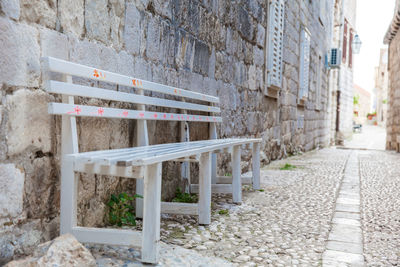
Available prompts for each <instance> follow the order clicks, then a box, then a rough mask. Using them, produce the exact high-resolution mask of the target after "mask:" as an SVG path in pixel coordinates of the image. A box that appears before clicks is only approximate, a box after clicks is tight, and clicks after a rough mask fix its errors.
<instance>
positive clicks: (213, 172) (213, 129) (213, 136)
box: [209, 122, 218, 184]
mask: <svg viewBox="0 0 400 267" xmlns="http://www.w3.org/2000/svg"><path fill="white" fill-rule="evenodd" d="M209 131H210V133H209V134H210V139H212V140H213V139H217V138H218V137H217V126H216V123H215V122H211V123H210V128H209ZM211 183H213V184H216V183H217V154H216V153H212V154H211Z"/></svg>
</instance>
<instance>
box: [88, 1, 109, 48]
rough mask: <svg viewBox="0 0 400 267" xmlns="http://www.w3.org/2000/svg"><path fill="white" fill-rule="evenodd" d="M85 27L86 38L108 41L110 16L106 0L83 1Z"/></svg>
mask: <svg viewBox="0 0 400 267" xmlns="http://www.w3.org/2000/svg"><path fill="white" fill-rule="evenodd" d="M85 28H86V36H87V37H88V38H90V39H95V40H98V41H101V42H103V43H108V39H109V33H110V17H109V14H108V1H107V0H97V1H86V2H85Z"/></svg>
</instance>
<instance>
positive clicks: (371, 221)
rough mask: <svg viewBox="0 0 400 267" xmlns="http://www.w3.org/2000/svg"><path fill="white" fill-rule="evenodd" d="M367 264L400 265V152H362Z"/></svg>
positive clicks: (363, 227)
mask: <svg viewBox="0 0 400 267" xmlns="http://www.w3.org/2000/svg"><path fill="white" fill-rule="evenodd" d="M359 159H360V171H361V173H360V174H361V199H362V201H361V203H362V204H361V209H362V229H363V235H364V256H365V260H366V264H367V266H400V154H398V153H397V154H396V153H394V152H393V153H392V152H370V151H363V152H360V156H359Z"/></svg>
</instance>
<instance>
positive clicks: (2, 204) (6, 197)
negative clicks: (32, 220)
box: [0, 164, 25, 219]
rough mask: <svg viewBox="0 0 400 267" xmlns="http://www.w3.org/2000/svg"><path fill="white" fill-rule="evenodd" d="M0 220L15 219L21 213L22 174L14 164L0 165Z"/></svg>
mask: <svg viewBox="0 0 400 267" xmlns="http://www.w3.org/2000/svg"><path fill="white" fill-rule="evenodd" d="M0 177H1V179H0V218H10V219H12V218H15V217H17V216H18V215H20V214H21V213H22V207H23V195H24V180H25V176H24V173H23V172H21V170H20V169H18V168H17V167H16V166H15V165H14V164H0Z"/></svg>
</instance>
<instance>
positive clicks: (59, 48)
mask: <svg viewBox="0 0 400 267" xmlns="http://www.w3.org/2000/svg"><path fill="white" fill-rule="evenodd" d="M39 34H40V45H41V55H42V57H45V56H51V57H56V58H59V59H64V60H68V59H69V58H68V54H69V47H68V37H67V35H65V34H61V33H59V32H57V31H53V30H49V29H46V28H44V29H41V30H40V32H39Z"/></svg>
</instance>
